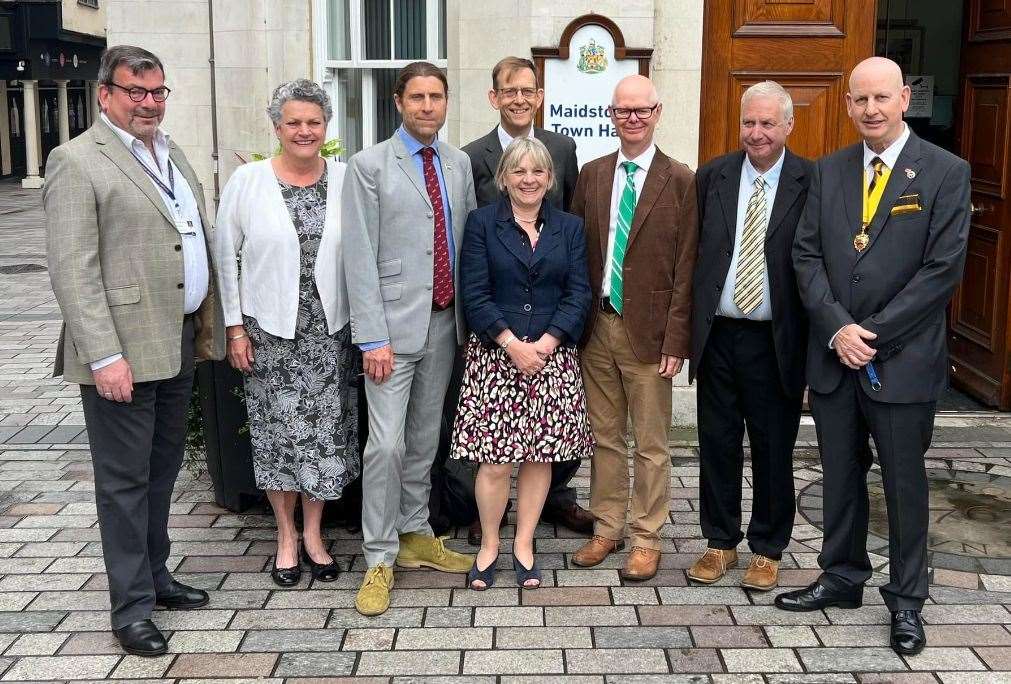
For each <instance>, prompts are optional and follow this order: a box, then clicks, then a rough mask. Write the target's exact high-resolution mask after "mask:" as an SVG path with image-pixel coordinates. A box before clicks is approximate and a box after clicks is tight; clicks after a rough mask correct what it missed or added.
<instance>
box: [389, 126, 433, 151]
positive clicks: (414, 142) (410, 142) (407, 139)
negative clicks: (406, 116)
mask: <svg viewBox="0 0 1011 684" xmlns="http://www.w3.org/2000/svg"><path fill="white" fill-rule="evenodd" d="M397 135H399V136H400V139H401V140H402V141H403V143H404V147H406V148H407V153H408V154H409V155H411V156H412V157H413V156H414V155H416V154H417V153H418V152H421V150H423V149H425V148H426V147H431V148H432V151H433V152H435V156H436V157H438V156H439V145H438V143H439V139H438V138H436V139H435V142H433V143H432V144H431V145H426V144H425V143H423V142H421V141H419V140H418V139H417V138H415V137H414V136H413V135H411V134H410V133H408V132H407V129H406V128H404V125H403V124H401V125H400V128H398V129H397Z"/></svg>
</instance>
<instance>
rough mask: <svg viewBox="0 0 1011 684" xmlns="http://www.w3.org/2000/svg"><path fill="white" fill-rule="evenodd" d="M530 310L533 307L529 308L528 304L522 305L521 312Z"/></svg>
mask: <svg viewBox="0 0 1011 684" xmlns="http://www.w3.org/2000/svg"><path fill="white" fill-rule="evenodd" d="M532 308H533V307H532V306H530V305H529V304H524V305H523V310H524V311H530V309H532Z"/></svg>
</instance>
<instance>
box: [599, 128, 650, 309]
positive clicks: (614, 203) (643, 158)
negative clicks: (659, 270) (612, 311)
mask: <svg viewBox="0 0 1011 684" xmlns="http://www.w3.org/2000/svg"><path fill="white" fill-rule="evenodd" d="M655 155H656V145H650V146H649V148H648V149H646V151H645V152H643V153H642V154H640V155H639V156H638V157H636V158H635V159H629V158H628V157H626V156H625V154H624V153H623V152H622V151H621V150H620V149H619V150H618V162H617V165H616V166H615V167H614V183H613V184H612V185H611V216H610V218H609V219H608V223H607V252H606V253H605V254H604V282H603V284H602V286H601V288H600V296H601V297H610V296H611V256H612V254H614V233H615V229H616V227H617V225H618V207H619V205H620V204H621V193H622V192H624V190H625V183H626V182H627V181H626V178H627V177H628V174H627V173H625V169H624V168H623V167H622V164H623V163H625V162H627V161H630V162H632V163H634V164H635V165H636V166H637V167H639V168H637V169H636V170H635V175H634V176H632V184H633V185H635V201H636V206H638V204H639V198H640V197H642V188H643V186H644V185H645V184H646V174H648V173H649V166H650V164H652V163H653V157H654V156H655Z"/></svg>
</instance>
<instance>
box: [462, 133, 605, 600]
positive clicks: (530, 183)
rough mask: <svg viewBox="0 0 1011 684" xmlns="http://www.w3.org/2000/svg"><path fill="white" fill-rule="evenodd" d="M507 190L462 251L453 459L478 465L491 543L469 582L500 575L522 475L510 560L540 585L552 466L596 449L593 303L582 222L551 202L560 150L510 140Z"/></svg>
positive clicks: (486, 540) (520, 578)
mask: <svg viewBox="0 0 1011 684" xmlns="http://www.w3.org/2000/svg"><path fill="white" fill-rule="evenodd" d="M495 179H496V182H497V183H498V185H499V188H500V189H502V190H503V191H505V192H506V193H507V194H508V196H507V197H503V198H502V199H501V200H500V201H499V202H498V203H496V204H490V205H488V206H485V207H482V208H480V209H477V210H475V211H472V212H471V213H470V216H469V218H468V219H467V227H466V230H465V231H464V238H463V248H462V253H461V256H460V274H459V277H460V283H461V299H462V301H463V307H464V312H465V314H466V317H467V323H468V325H469V326H470V329H471V339H470V343H469V344H468V346H467V360H466V365H465V369H464V379H463V384H462V387H461V391H460V404H459V408H458V410H457V416H456V424H455V426H454V434H453V447H452V456H453V458H466V459H470V460H472V461H477V462H479V463H480V464H481V466H480V468H479V469H478V474H477V479H476V481H475V485H474V489H475V493H476V498H477V504H478V510H479V511H480V517H481V529H482V544H481V550H480V551H479V552H478V554H477V557H476V559H475V561H474V566H473V568H471V571H470V574H469V576H468V583H469V584H470V586H471V588H472V589H476V590H482V589H486V588H488V587H489V586H491V585H492V583H493V582H494V580H495V563H496V560H497V558H498V546H499V521H500V520H501V519H502V515H503V514H504V512H505V508H506V503H507V502H508V500H509V478H510V475H511V474H512V468H513V464H514V463H519V464H520V468H519V475H518V477H517V483H516V501H517V516H516V536H515V539H514V542H513V568H514V569H515V570H516V578H517V584H519V585H520V586H521V587H524V588H527V589H532V588H535V587H537V586H539V585H540V570H539V569H538V568H537V564H536V562H535V559H534V554H533V534H534V528H535V527H536V526H537V521H538V519H539V518H540V514H541V509H542V508H543V506H544V500H545V498H546V497H547V493H548V488H549V486H550V483H551V463H553V462H555V461H564V460H571V459H577V458H583V457H588V456H589V455H590V452H591V451H592V449H593V437H592V435H591V432H590V426H589V421H588V419H587V415H586V399H585V395H584V392H583V380H582V376H581V375H580V369H579V356H578V351H577V350H576V343H577V342H578V341H579V339H580V336H581V335H582V332H583V324H584V322H585V320H586V316H587V314H588V313H589V310H590V303H591V300H592V294H591V292H590V283H589V278H588V275H587V266H586V239H585V236H584V234H583V221H582V219H580V218H579V217H577V216H573V215H572V214H567V213H565V212H563V211H559V210H558V209H555V208H553V207H552V206H551V205H550V204H548V203H547V202H544V201H543V199H544V195H545V193H546V192H547V191H548V189H549V188H550V187H551V186H552V184H553V182H554V172H553V169H552V163H551V155H550V154H549V153H548V151H547V149H546V148H545V147H544V145H543V143H541V142H540V141H538V140H535V139H533V138H517V139H516V140H514V141H513V142H512V143H511V144H510V145H509V147H507V148H506V150H505V152H504V153H503V155H502V159H501V160H500V162H499V166H498V170H497V171H496V174H495Z"/></svg>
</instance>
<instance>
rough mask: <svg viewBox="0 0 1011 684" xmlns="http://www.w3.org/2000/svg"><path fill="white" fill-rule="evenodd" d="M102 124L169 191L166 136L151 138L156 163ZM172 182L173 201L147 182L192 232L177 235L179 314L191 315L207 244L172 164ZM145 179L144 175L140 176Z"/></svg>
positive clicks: (206, 275)
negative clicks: (180, 273)
mask: <svg viewBox="0 0 1011 684" xmlns="http://www.w3.org/2000/svg"><path fill="white" fill-rule="evenodd" d="M101 117H102V121H104V122H105V123H106V125H108V126H109V128H111V129H112V131H113V132H114V133H115V134H116V136H117V137H118V138H119V139H120V140H122V141H123V144H124V145H126V148H127V149H128V150H130V152H132V153H133V155H134V157H135V158H136V159H137V161H138V162H139V163H140V164H142V165H143V166H144V167H145V168H146V169H147V170H148V171H150V172H151V173H153V174H154V175H155V176H157V177H158V178H159V179H160V180H161V182H162V184H164V185H165V187H167V188H170V189H171V186H172V183H170V182H169V171H168V169H169V164H172V160H171V159H169V140H168V136H167V135H166V134H165V133H164V132H163V131H161V129H158V130H156V131H155V134H154V151H155V155H156V156H157V159H156V158H155V157H152V156H151V151H150V150H149V149H148V148H147V145H145V144H144V143H143V142H142V141H141V140H139V139H138V138H135V137H134V136H133V135H131V134H130V133H128V132H126V131H124V130H123V129H122V128H120V127H118V126H117V125H116V124H114V123H112V121H111V120H110V119H109V117H107V116H106V115H105V112H102V114H101ZM172 170H173V174H172V175H173V181H174V184H175V188H174V190H173V194H175V199H172V197H171V195H170V194H169V193H167V192H166V191H165V189H164V188H162V187H161V186H160V185H159V184H158V183H155V182H154V180H152V179H151V178H148V180H149V181H150V183H151V185H153V186H154V187H155V189H156V190H157V191H158V194H159V195H161V198H162V201H163V202H164V203H165V208H167V209H168V211H169V214H170V215H171V216H174V217H175V218H176V219H177V220H178V221H182V222H184V223H186V224H189V225H191V226H192V229H193V232H191V233H186V234H180V237H181V238H182V246H183V312H184V313H187V314H191V313H193V312H194V311H196V310H197V309H198V308H200V304H201V303H202V302H203V301H204V298H205V297H207V286H208V281H209V279H210V269H209V266H208V263H207V243H206V242H205V241H204V226H203V223H202V222H201V221H200V210H199V209H198V208H197V198H196V197H195V196H194V194H193V190H192V188H190V185H189V183H187V182H186V178H185V177H184V176H183V174H182V173H181V172H180V171H179V167H178V166H176V165H175V164H172ZM144 175H145V176H147V174H144ZM120 358H122V354H114V355H112V356H109V357H106V358H104V359H99V360H98V361H94V362H93V363H91V364H90V365H91V370H93V371H96V370H98V369H99V368H102V367H104V366H107V365H109V364H110V363H113V362H114V361H118V360H119V359H120Z"/></svg>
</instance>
